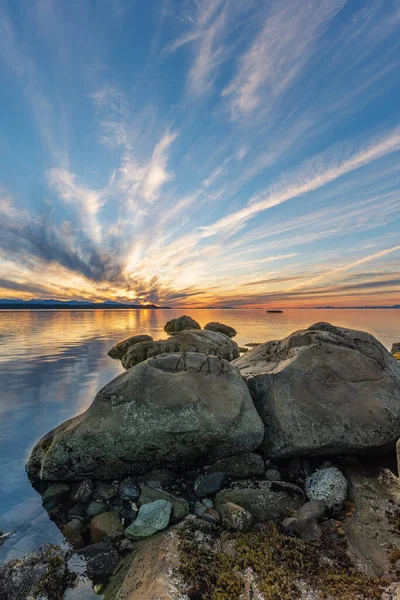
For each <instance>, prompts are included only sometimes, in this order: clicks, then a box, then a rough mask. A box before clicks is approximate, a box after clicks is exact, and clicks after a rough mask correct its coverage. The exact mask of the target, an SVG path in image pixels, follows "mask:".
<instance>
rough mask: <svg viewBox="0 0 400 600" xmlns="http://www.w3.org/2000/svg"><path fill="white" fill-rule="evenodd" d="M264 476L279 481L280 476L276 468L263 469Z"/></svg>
mask: <svg viewBox="0 0 400 600" xmlns="http://www.w3.org/2000/svg"><path fill="white" fill-rule="evenodd" d="M265 478H266V479H267V481H281V480H282V477H281V474H280V473H279V471H278V469H267V470H266V471H265Z"/></svg>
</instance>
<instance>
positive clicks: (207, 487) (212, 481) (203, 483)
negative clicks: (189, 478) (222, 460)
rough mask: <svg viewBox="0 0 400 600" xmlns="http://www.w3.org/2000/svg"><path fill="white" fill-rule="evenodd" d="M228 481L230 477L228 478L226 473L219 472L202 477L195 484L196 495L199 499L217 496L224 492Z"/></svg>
mask: <svg viewBox="0 0 400 600" xmlns="http://www.w3.org/2000/svg"><path fill="white" fill-rule="evenodd" d="M227 480H228V477H227V476H226V473H220V472H218V471H216V472H215V473H209V474H205V475H200V476H199V477H198V478H197V479H196V481H195V482H194V485H193V489H194V493H195V494H196V496H197V497H198V498H204V497H205V496H210V495H211V494H215V493H216V492H219V491H220V490H222V488H223V487H224V485H225V483H226V482H227Z"/></svg>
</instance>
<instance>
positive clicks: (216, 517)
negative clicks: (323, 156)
mask: <svg viewBox="0 0 400 600" xmlns="http://www.w3.org/2000/svg"><path fill="white" fill-rule="evenodd" d="M201 519H203V521H206V522H207V523H212V524H213V525H219V524H220V523H221V516H220V514H219V513H218V511H216V510H215V509H214V508H207V509H206V510H205V511H204V512H203V514H202V515H201Z"/></svg>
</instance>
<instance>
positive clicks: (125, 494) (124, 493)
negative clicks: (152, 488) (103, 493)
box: [118, 477, 140, 500]
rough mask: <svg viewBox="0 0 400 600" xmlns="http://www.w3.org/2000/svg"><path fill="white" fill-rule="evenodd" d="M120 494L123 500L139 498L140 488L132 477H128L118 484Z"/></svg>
mask: <svg viewBox="0 0 400 600" xmlns="http://www.w3.org/2000/svg"><path fill="white" fill-rule="evenodd" d="M118 496H119V497H120V498H121V499H122V500H137V499H138V498H139V496H140V489H139V486H138V485H137V483H136V481H135V480H134V479H133V478H132V477H127V478H126V479H124V480H123V481H121V483H120V484H119V486H118Z"/></svg>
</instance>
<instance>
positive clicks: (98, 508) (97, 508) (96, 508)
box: [86, 500, 108, 517]
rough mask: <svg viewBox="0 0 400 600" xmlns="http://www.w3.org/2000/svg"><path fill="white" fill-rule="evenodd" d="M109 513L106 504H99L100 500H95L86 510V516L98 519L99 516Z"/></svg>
mask: <svg viewBox="0 0 400 600" xmlns="http://www.w3.org/2000/svg"><path fill="white" fill-rule="evenodd" d="M107 511H108V506H107V504H106V503H105V502H99V501H98V500H93V502H91V503H90V504H89V506H88V507H87V510H86V514H87V516H88V517H96V516H97V515H101V514H102V513H105V512H107Z"/></svg>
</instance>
